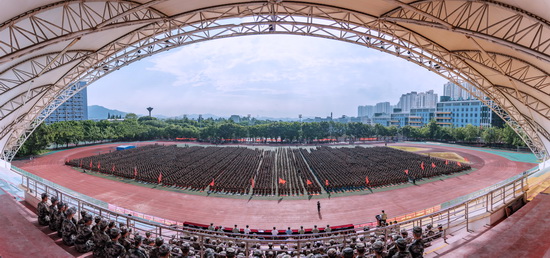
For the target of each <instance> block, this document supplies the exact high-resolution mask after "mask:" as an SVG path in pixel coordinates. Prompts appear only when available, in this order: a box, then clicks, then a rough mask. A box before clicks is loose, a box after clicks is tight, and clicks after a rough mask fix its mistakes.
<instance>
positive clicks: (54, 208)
mask: <svg viewBox="0 0 550 258" xmlns="http://www.w3.org/2000/svg"><path fill="white" fill-rule="evenodd" d="M50 201H51V202H52V205H50V207H49V209H48V210H49V212H50V223H48V227H49V228H50V230H52V231H56V229H55V226H56V220H57V216H56V214H57V204H58V203H59V200H58V199H57V197H55V196H52V198H51V199H50Z"/></svg>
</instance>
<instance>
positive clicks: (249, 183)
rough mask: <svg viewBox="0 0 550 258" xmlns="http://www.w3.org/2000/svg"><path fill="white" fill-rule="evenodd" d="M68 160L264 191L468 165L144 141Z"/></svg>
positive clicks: (396, 177)
mask: <svg viewBox="0 0 550 258" xmlns="http://www.w3.org/2000/svg"><path fill="white" fill-rule="evenodd" d="M67 164H68V165H71V166H75V167H80V168H82V169H86V170H94V171H98V172H100V173H106V174H112V175H115V176H119V177H124V178H129V179H135V180H138V181H142V182H146V183H154V184H163V185H166V186H172V187H177V188H182V189H187V190H196V191H205V190H208V191H211V192H216V193H225V194H240V195H245V194H254V195H265V196H289V195H306V194H307V195H314V194H320V193H322V191H323V190H324V191H326V192H329V193H331V192H346V191H356V190H365V189H368V188H373V187H381V186H388V185H395V184H402V183H406V182H409V181H410V182H413V183H415V182H416V181H417V180H420V179H423V178H429V177H434V176H440V175H446V174H451V173H455V172H459V171H463V170H467V169H470V166H469V165H468V164H461V163H460V162H456V161H450V160H443V159H439V158H434V157H429V156H426V155H419V154H415V153H411V152H405V151H401V150H397V149H393V148H387V147H372V148H364V147H351V148H334V147H325V146H324V147H316V148H313V149H308V148H277V149H275V150H269V149H258V148H256V149H252V148H247V147H200V146H193V147H177V146H175V145H171V146H163V145H146V146H143V147H139V148H134V149H129V150H123V151H114V152H109V153H103V154H99V155H95V156H90V157H85V158H81V159H73V160H69V161H67Z"/></svg>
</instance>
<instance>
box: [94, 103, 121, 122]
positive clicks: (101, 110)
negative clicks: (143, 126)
mask: <svg viewBox="0 0 550 258" xmlns="http://www.w3.org/2000/svg"><path fill="white" fill-rule="evenodd" d="M109 114H110V115H115V116H119V115H120V116H122V118H124V116H126V114H128V112H123V111H119V110H116V109H108V108H106V107H103V106H98V105H93V106H88V119H91V120H95V119H107V116H108V115H109Z"/></svg>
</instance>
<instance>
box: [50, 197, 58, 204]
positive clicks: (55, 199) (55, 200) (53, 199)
mask: <svg viewBox="0 0 550 258" xmlns="http://www.w3.org/2000/svg"><path fill="white" fill-rule="evenodd" d="M50 201H52V204H53V203H54V202H57V201H58V199H57V196H52V198H50Z"/></svg>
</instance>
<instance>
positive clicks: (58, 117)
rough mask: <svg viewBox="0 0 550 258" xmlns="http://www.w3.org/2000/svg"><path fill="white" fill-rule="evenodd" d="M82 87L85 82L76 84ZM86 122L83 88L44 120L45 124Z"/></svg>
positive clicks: (85, 92) (86, 98) (86, 107)
mask: <svg viewBox="0 0 550 258" xmlns="http://www.w3.org/2000/svg"><path fill="white" fill-rule="evenodd" d="M78 84H80V85H79V87H83V86H84V85H85V84H86V82H83V81H81V82H78ZM81 120H88V94H87V91H86V88H83V89H82V90H80V91H79V92H78V93H76V94H75V95H73V96H72V97H71V98H70V99H68V100H67V101H65V103H63V104H61V106H59V107H58V108H57V109H56V110H54V111H53V112H52V113H51V114H50V115H49V116H48V117H47V118H46V120H45V122H46V124H51V123H55V122H60V121H81Z"/></svg>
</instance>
